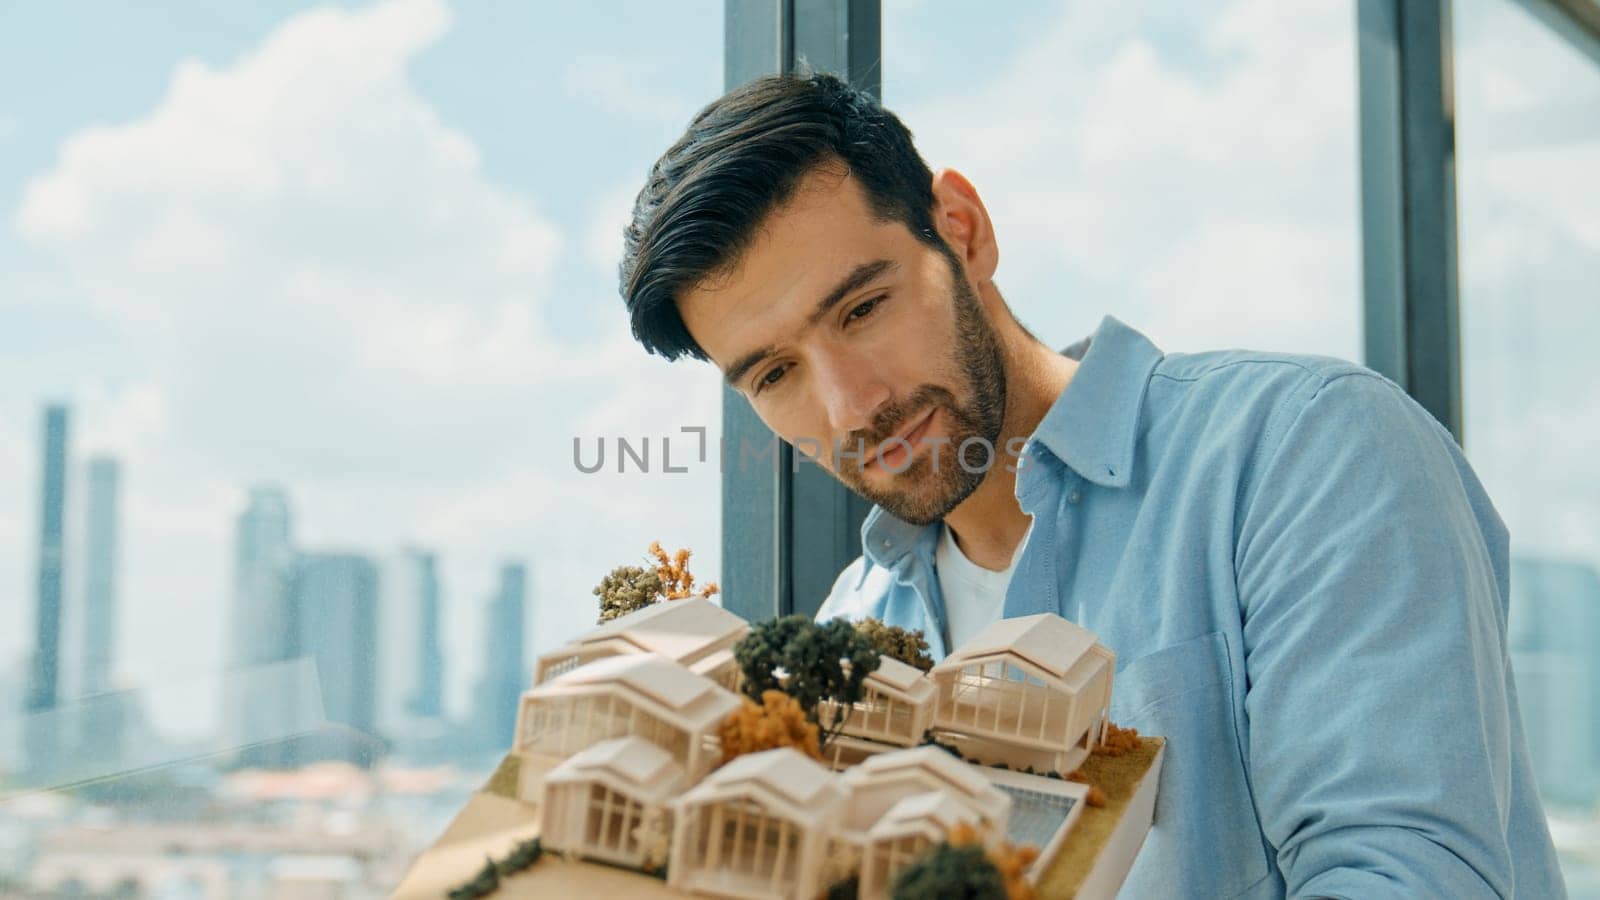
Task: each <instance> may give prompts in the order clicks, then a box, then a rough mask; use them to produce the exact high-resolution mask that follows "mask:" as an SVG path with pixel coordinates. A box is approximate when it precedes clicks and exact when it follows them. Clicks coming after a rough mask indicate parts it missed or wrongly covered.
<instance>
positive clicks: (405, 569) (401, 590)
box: [0, 405, 1600, 900]
mask: <svg viewBox="0 0 1600 900" xmlns="http://www.w3.org/2000/svg"><path fill="white" fill-rule="evenodd" d="M71 424H72V414H71V409H70V408H69V407H67V406H65V405H51V406H48V407H46V408H45V409H44V410H43V415H42V421H41V431H40V466H39V473H40V480H39V485H38V487H39V492H38V493H39V497H40V509H39V518H38V531H37V538H38V542H37V547H36V552H37V572H38V580H37V584H36V589H35V597H34V600H35V605H34V612H35V615H34V628H33V630H32V646H31V651H30V653H29V654H28V657H27V659H26V665H25V666H23V667H21V668H20V669H19V671H20V673H21V674H20V677H21V682H20V683H18V682H16V681H12V682H11V683H7V678H8V677H10V676H8V675H7V672H6V670H5V669H3V668H0V697H7V698H19V699H20V703H17V702H16V701H11V702H14V703H16V708H14V709H0V897H29V898H68V897H71V898H77V900H86V898H87V900H93V898H102V897H104V898H118V900H136V898H146V897H148V898H205V900H210V898H219V900H221V898H233V897H251V898H274V900H275V898H291V897H292V898H329V900H335V898H350V900H365V898H369V897H371V898H376V897H383V896H387V894H388V891H389V890H390V889H391V888H392V887H393V885H394V884H396V883H397V882H398V881H399V879H400V878H401V877H402V875H403V874H404V871H405V869H406V867H407V866H408V865H409V862H410V860H411V859H412V858H413V857H414V856H415V854H416V853H418V852H419V851H420V850H421V849H422V848H423V847H424V846H426V844H427V843H429V842H431V841H432V840H433V839H434V838H435V837H436V836H437V835H438V833H439V832H440V831H441V830H442V829H443V827H444V826H445V825H446V824H447V823H448V821H449V819H450V817H451V816H452V815H453V813H454V812H455V810H457V809H458V808H459V807H460V806H461V804H462V803H463V802H464V800H465V798H466V797H467V795H468V794H469V793H470V792H471V791H472V790H474V789H476V788H477V787H478V786H479V784H480V783H481V781H482V779H483V777H484V775H485V774H486V772H487V771H488V770H489V769H490V768H492V766H493V765H494V763H495V762H496V761H497V760H498V758H499V756H500V754H501V753H503V752H504V750H505V748H506V747H507V746H509V744H510V742H511V739H512V734H513V731H514V728H515V719H516V709H517V698H518V696H519V695H520V694H521V692H522V690H523V689H524V688H525V687H526V686H527V684H528V681H529V677H530V671H531V662H530V660H529V659H528V650H527V647H526V634H527V626H528V624H529V623H528V621H527V615H528V609H529V607H528V603H529V598H528V569H527V566H526V564H525V563H524V562H522V561H516V560H511V561H506V562H504V564H503V565H502V566H501V569H500V571H499V581H498V588H497V589H496V590H495V591H494V592H493V594H492V595H491V596H490V597H488V598H486V600H487V615H486V617H485V622H484V633H483V635H482V640H481V643H480V644H479V646H480V647H481V656H482V658H481V660H479V661H477V662H478V664H479V668H480V669H481V672H482V675H481V678H480V680H479V681H478V682H477V684H476V685H475V687H474V690H472V692H471V697H472V703H471V707H470V709H468V710H467V711H466V712H465V713H464V714H463V715H461V716H459V717H456V718H452V717H451V716H449V715H448V714H447V712H446V709H445V703H444V695H445V690H444V684H445V673H446V668H447V666H450V665H451V664H452V661H451V660H449V659H447V657H446V653H445V650H444V645H443V641H442V640H441V616H442V609H443V602H442V601H443V588H442V585H441V583H440V577H439V571H440V561H439V558H438V555H437V554H436V553H435V552H433V551H431V550H429V549H427V548H424V547H415V546H406V547H399V548H395V549H393V550H391V551H388V552H385V553H367V552H352V551H348V550H331V549H318V548H311V547H305V546H302V545H301V543H300V542H298V541H297V540H296V537H295V519H294V510H293V506H292V504H291V502H290V495H289V492H288V490H287V489H286V488H285V487H283V486H282V485H277V484H257V485H254V486H252V487H251V488H250V489H249V491H248V497H247V499H246V501H245V503H244V506H243V508H242V509H241V510H240V511H239V513H238V515H237V517H236V518H235V519H234V521H233V522H232V527H233V534H234V545H233V546H234V553H233V560H232V580H231V584H230V585H229V592H230V595H229V604H230V609H229V613H228V616H227V622H228V627H227V633H226V634H223V635H218V636H217V639H218V640H219V641H225V646H224V654H225V657H226V659H227V660H228V661H229V665H228V670H227V671H226V672H225V673H223V676H224V677H222V678H221V683H222V686H223V689H222V690H221V691H220V692H219V693H220V704H221V706H220V709H218V710H216V711H215V712H216V721H217V722H218V723H219V724H218V726H217V730H218V732H219V733H218V734H216V735H213V736H211V737H210V738H209V739H208V740H206V741H201V742H195V741H192V740H191V741H184V740H175V739H171V738H169V737H167V736H165V735H162V734H160V733H158V732H157V730H156V729H155V728H154V727H153V726H152V724H151V722H150V720H149V717H148V715H147V713H146V710H145V706H144V698H143V697H142V695H141V692H140V691H139V690H136V689H135V690H127V689H119V687H120V686H119V685H118V684H117V682H116V678H115V672H116V662H117V650H118V648H117V641H116V637H115V636H116V633H117V629H116V623H117V620H118V616H119V615H120V614H121V608H120V604H121V599H122V598H121V597H120V594H119V577H118V576H119V571H120V566H119V544H120V534H121V529H122V527H123V526H122V521H121V517H120V512H121V501H120V498H121V489H122V484H123V478H124V474H125V473H124V472H123V469H122V465H121V463H120V462H119V460H117V459H114V458H110V457H104V456H97V457H93V458H90V459H87V460H86V461H85V462H84V464H83V466H82V468H81V470H75V469H74V468H73V466H72V465H71V461H72V455H71ZM75 471H81V473H82V478H81V482H78V481H76V480H75V479H74V478H73V477H72V476H73V473H74V472H75ZM79 483H81V485H82V490H84V491H85V495H84V497H83V505H82V509H83V511H84V513H83V520H82V521H83V533H82V535H81V538H82V539H81V541H79V542H77V543H76V544H72V545H71V546H77V547H81V559H73V558H71V557H70V556H69V555H68V553H67V552H66V548H67V547H68V546H69V542H68V541H67V540H66V538H67V535H66V534H65V530H66V523H67V522H68V517H67V515H66V511H67V501H68V498H69V495H70V493H71V492H72V491H74V490H77V489H79V488H78V484H79ZM221 524H222V523H219V526H220V525H221ZM70 566H76V567H78V568H77V570H76V571H77V572H78V573H80V575H81V577H80V578H79V579H78V580H77V585H78V589H77V590H76V591H75V592H72V594H71V595H70V596H69V593H68V591H67V590H66V589H65V586H66V584H67V579H66V577H65V576H66V573H67V571H68V567H70ZM71 604H78V606H77V609H76V610H75V611H73V610H69V605H71ZM69 611H72V612H74V614H73V615H68V613H69ZM69 622H75V623H77V624H76V627H75V628H73V629H72V633H70V634H69V633H66V631H64V629H65V628H66V625H67V623H69ZM1509 645H1510V651H1511V660H1512V666H1513V668H1514V670H1515V673H1516V678H1517V690H1518V698H1519V702H1520V706H1521V710H1522V716H1523V720H1524V723H1525V726H1526V730H1527V735H1528V743H1529V748H1530V752H1531V753H1532V756H1533V763H1534V770H1535V773H1536V776H1537V778H1538V781H1539V786H1540V791H1541V793H1542V794H1543V795H1544V797H1545V798H1546V803H1547V806H1548V808H1549V809H1550V811H1551V821H1552V826H1553V828H1554V829H1555V830H1556V831H1557V832H1558V834H1557V843H1558V845H1563V846H1565V847H1568V848H1573V847H1588V846H1592V843H1593V841H1592V839H1593V837H1594V835H1595V833H1596V832H1597V831H1600V822H1597V820H1596V818H1595V815H1594V813H1595V810H1596V809H1597V808H1600V714H1597V713H1596V710H1597V709H1600V654H1595V653H1594V652H1593V648H1594V647H1596V646H1600V572H1597V571H1596V569H1595V567H1594V566H1593V565H1590V564H1587V563H1584V562H1578V561H1573V560H1563V559H1545V558H1535V557H1518V558H1516V559H1514V560H1513V561H1512V579H1511V594H1510V614H1509ZM69 649H70V650H71V651H72V652H66V651H68V650H69ZM461 662H462V661H460V660H457V661H454V663H455V664H457V665H459V664H461ZM8 723H9V725H8ZM1568 832H1571V833H1570V834H1569V833H1568ZM1566 863H1567V867H1568V877H1569V879H1574V878H1575V879H1578V882H1576V883H1574V884H1572V885H1569V887H1573V888H1574V890H1581V889H1583V888H1584V887H1587V888H1594V887H1596V883H1595V882H1596V879H1600V876H1596V875H1595V872H1596V871H1597V868H1596V866H1597V865H1600V861H1596V860H1593V859H1590V858H1588V857H1587V856H1584V857H1582V858H1581V859H1580V858H1569V859H1567V860H1566Z"/></svg>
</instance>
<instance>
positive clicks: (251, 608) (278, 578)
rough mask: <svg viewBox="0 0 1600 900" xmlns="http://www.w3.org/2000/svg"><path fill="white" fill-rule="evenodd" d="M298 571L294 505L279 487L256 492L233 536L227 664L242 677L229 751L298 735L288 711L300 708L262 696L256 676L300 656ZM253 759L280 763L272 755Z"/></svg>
mask: <svg viewBox="0 0 1600 900" xmlns="http://www.w3.org/2000/svg"><path fill="white" fill-rule="evenodd" d="M293 570H294V545H293V542H292V531H291V520H290V514H289V498H288V496H287V495H286V494H285V493H284V491H283V489H282V488H280V487H278V486H276V485H270V484H267V485H257V486H256V487H254V488H252V489H251V490H250V500H249V503H248V505H247V506H246V507H245V510H244V512H242V513H240V514H239V519H238V523H237V528H236V532H235V535H234V555H233V607H232V609H231V611H230V616H229V622H228V625H229V640H228V644H229V646H228V660H229V664H230V666H231V667H232V668H233V669H235V670H237V673H236V674H235V676H234V678H233V679H232V680H231V681H230V682H229V684H230V687H231V688H232V690H230V691H227V692H225V696H224V697H223V709H222V723H223V725H222V727H223V735H224V738H225V739H226V740H227V742H228V744H229V745H230V746H243V745H245V744H249V743H255V742H261V741H271V740H275V739H280V738H286V737H288V736H290V735H291V734H293V733H294V732H295V731H296V730H297V725H296V723H298V722H299V721H300V716H299V715H298V713H297V711H296V710H294V709H291V708H288V707H287V704H289V703H293V702H297V701H295V700H292V699H288V698H273V697H271V696H270V694H271V692H270V691H262V690H259V689H258V688H259V687H260V685H258V684H257V683H256V682H257V681H258V680H260V679H256V678H255V675H254V673H255V672H260V671H264V670H262V669H261V667H262V666H264V665H265V664H268V663H274V662H279V661H282V660H288V659H292V658H294V657H295V656H297V655H298V654H299V623H298V620H297V619H296V617H295V611H294V606H293V602H292V597H291V596H290V592H289V581H290V578H291V576H292V575H293ZM262 694H268V695H269V696H267V697H261V696H260V695H262ZM274 704H278V706H275V705H274ZM280 706H281V707H282V708H279V707H280ZM249 758H250V761H252V762H266V763H271V762H272V761H273V759H272V754H271V753H270V752H266V751H262V752H259V753H254V754H252V755H251V756H250V757H249Z"/></svg>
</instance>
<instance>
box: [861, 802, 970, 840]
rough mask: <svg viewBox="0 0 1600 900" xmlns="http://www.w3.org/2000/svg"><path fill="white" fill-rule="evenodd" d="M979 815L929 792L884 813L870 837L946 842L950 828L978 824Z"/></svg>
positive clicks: (966, 807) (875, 838) (869, 833)
mask: <svg viewBox="0 0 1600 900" xmlns="http://www.w3.org/2000/svg"><path fill="white" fill-rule="evenodd" d="M978 822H979V819H978V814H977V813H975V812H973V811H972V809H971V808H970V807H968V806H965V805H963V804H962V803H959V802H957V801H956V799H955V798H954V797H951V796H950V795H949V794H946V793H942V792H940V791H926V792H924V793H921V794H912V795H911V796H909V797H903V798H901V799H900V801H899V802H898V803H896V804H895V805H894V806H892V807H890V808H889V811H888V812H886V813H884V814H883V818H881V819H879V820H878V821H877V824H875V825H873V826H872V828H871V830H870V831H868V835H869V837H870V838H871V839H873V840H883V839H886V838H894V837H901V836H904V835H908V834H924V835H927V836H928V837H929V838H930V839H932V840H935V841H940V840H944V838H945V836H946V835H948V834H949V833H950V829H952V828H954V827H955V826H957V825H960V824H963V823H965V824H968V825H976V824H978Z"/></svg>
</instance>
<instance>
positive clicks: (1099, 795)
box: [1067, 771, 1106, 809]
mask: <svg viewBox="0 0 1600 900" xmlns="http://www.w3.org/2000/svg"><path fill="white" fill-rule="evenodd" d="M1067 780H1068V781H1075V782H1077V783H1078V784H1087V785H1089V795H1088V796H1087V797H1084V798H1083V799H1084V801H1085V802H1086V803H1088V804H1089V805H1090V806H1093V807H1095V808H1097V809H1098V808H1099V807H1102V806H1105V805H1106V792H1105V791H1102V790H1100V786H1099V785H1097V784H1094V783H1092V782H1090V781H1089V776H1087V775H1085V774H1083V772H1081V771H1072V772H1068V773H1067Z"/></svg>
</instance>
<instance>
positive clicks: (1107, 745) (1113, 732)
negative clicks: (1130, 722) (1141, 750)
mask: <svg viewBox="0 0 1600 900" xmlns="http://www.w3.org/2000/svg"><path fill="white" fill-rule="evenodd" d="M1137 746H1139V730H1138V729H1136V728H1122V727H1119V726H1118V725H1117V723H1115V722H1107V723H1106V739H1105V740H1103V741H1101V742H1100V745H1099V746H1098V747H1095V748H1094V752H1096V753H1098V754H1100V755H1101V756H1121V755H1122V754H1124V753H1127V752H1128V751H1129V750H1132V749H1134V748H1135V747H1137Z"/></svg>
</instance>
